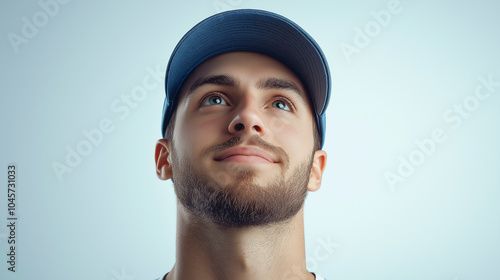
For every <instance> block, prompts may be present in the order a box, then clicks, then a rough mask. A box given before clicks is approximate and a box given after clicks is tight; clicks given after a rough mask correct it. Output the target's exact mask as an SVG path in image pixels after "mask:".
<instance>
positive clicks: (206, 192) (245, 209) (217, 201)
mask: <svg viewBox="0 0 500 280" xmlns="http://www.w3.org/2000/svg"><path fill="white" fill-rule="evenodd" d="M241 142H242V139H241V138H240V137H235V138H232V139H230V140H228V141H226V142H224V143H222V144H219V145H216V146H213V147H211V148H209V149H208V150H207V151H206V152H205V153H203V154H204V155H205V154H210V153H212V152H215V151H221V150H224V149H227V148H229V147H232V146H236V145H238V144H239V143H241ZM247 143H248V144H251V145H255V146H258V147H260V148H263V149H264V150H267V151H273V152H275V153H277V154H279V155H281V157H282V159H283V162H284V163H285V169H284V171H283V174H282V175H281V176H279V177H277V178H276V179H275V180H273V181H272V182H270V183H269V185H268V186H261V185H259V184H256V183H255V174H254V170H253V169H248V168H241V167H235V166H234V165H231V166H232V167H231V168H230V170H229V168H228V170H227V171H221V172H218V174H210V175H208V174H205V173H203V172H200V171H197V170H195V169H194V168H193V164H192V162H191V161H181V160H180V158H179V157H178V156H177V153H176V149H175V147H174V143H172V172H173V179H172V181H173V182H174V189H175V193H176V195H177V198H178V199H179V202H180V203H181V204H182V205H183V206H184V207H185V208H187V209H188V210H189V211H190V212H191V213H192V214H193V215H195V216H196V217H198V218H201V219H204V220H207V221H211V222H213V223H215V224H216V225H218V226H221V227H232V228H241V227H249V226H263V225H269V224H271V223H279V222H284V221H286V220H288V219H290V218H291V217H293V216H295V215H296V214H297V212H298V211H299V210H300V209H301V208H302V206H303V204H304V200H305V198H306V195H307V184H308V183H309V177H310V173H311V168H312V164H313V156H311V157H310V158H309V159H306V160H304V161H303V162H301V163H300V164H298V166H297V167H296V168H295V169H294V172H292V175H290V176H288V178H285V175H284V173H286V171H287V169H288V168H289V157H288V155H287V154H286V152H285V151H284V150H282V149H281V148H279V147H276V146H273V145H271V144H269V143H267V142H265V141H264V140H262V139H261V138H260V137H258V136H256V137H252V138H250V139H249V141H248V142H247ZM228 176H232V177H233V178H235V180H236V181H235V182H234V183H232V184H227V182H225V181H226V180H227V179H228Z"/></svg>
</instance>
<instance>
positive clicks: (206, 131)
mask: <svg viewBox="0 0 500 280" xmlns="http://www.w3.org/2000/svg"><path fill="white" fill-rule="evenodd" d="M177 125H179V126H177ZM177 128H179V129H178V130H177ZM176 130H177V131H175V134H174V139H175V141H176V145H177V146H182V147H183V148H182V150H183V152H184V153H185V154H186V155H189V156H190V157H191V158H198V155H199V154H200V153H201V152H203V151H204V150H205V149H207V148H208V147H210V146H212V145H214V144H217V143H219V142H220V141H221V139H220V138H221V137H220V136H221V135H223V134H222V133H223V130H222V128H221V122H220V121H216V120H203V119H201V118H198V119H197V118H182V117H181V118H180V119H179V122H178V123H176ZM177 136H178V137H177Z"/></svg>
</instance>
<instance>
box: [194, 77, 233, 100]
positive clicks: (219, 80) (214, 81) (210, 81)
mask: <svg viewBox="0 0 500 280" xmlns="http://www.w3.org/2000/svg"><path fill="white" fill-rule="evenodd" d="M203 85H218V86H226V87H235V86H237V85H238V82H237V80H236V79H235V78H233V77H231V76H228V75H212V76H206V77H201V78H199V79H198V80H196V81H195V82H194V83H193V85H191V87H190V88H189V90H188V92H187V95H189V94H191V93H192V92H193V91H195V90H196V89H197V88H199V87H201V86H203Z"/></svg>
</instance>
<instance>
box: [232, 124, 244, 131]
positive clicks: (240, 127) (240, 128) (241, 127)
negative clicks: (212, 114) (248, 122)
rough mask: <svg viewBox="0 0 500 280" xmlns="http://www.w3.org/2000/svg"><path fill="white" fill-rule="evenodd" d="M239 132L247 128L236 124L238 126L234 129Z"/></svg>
mask: <svg viewBox="0 0 500 280" xmlns="http://www.w3.org/2000/svg"><path fill="white" fill-rule="evenodd" d="M234 128H235V129H236V130H237V131H240V130H243V129H245V126H244V125H243V124H242V123H238V124H236V126H235V127H234Z"/></svg>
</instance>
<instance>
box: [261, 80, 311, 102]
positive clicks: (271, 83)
mask: <svg viewBox="0 0 500 280" xmlns="http://www.w3.org/2000/svg"><path fill="white" fill-rule="evenodd" d="M257 88H259V89H285V90H290V91H293V92H295V93H297V94H298V95H299V96H300V97H301V99H302V101H303V102H304V103H305V104H307V99H306V96H305V94H304V92H303V91H302V90H301V89H300V88H299V86H298V85H297V84H295V83H294V82H292V81H290V80H285V79H279V78H263V79H260V80H259V81H258V83H257Z"/></svg>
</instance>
